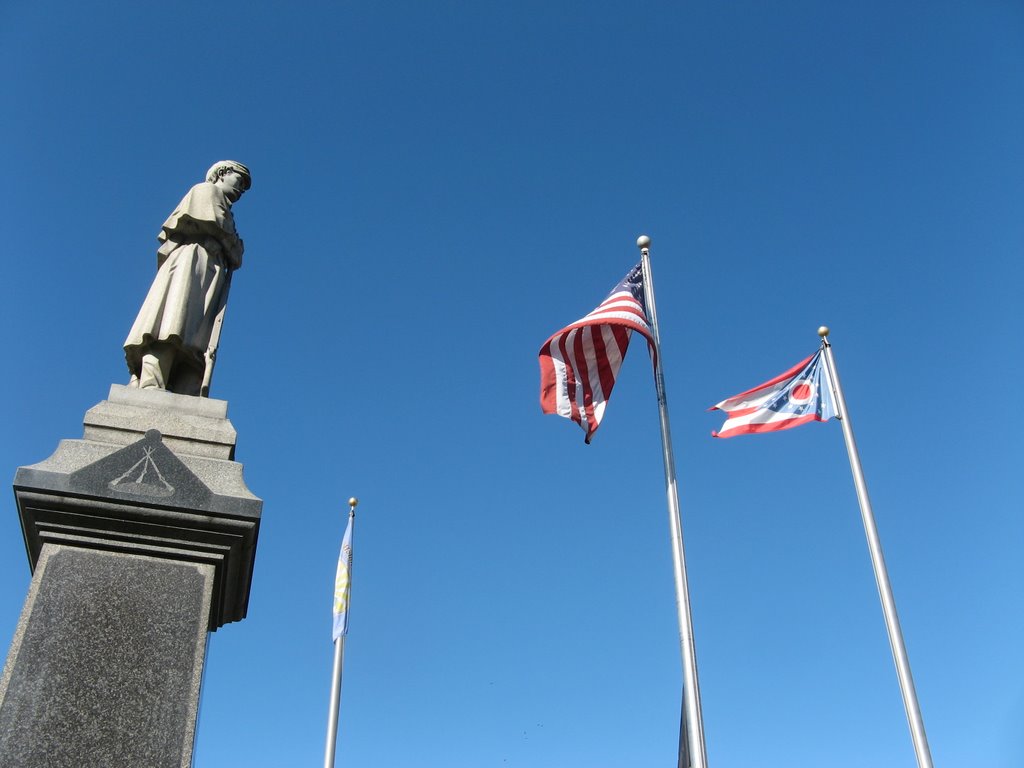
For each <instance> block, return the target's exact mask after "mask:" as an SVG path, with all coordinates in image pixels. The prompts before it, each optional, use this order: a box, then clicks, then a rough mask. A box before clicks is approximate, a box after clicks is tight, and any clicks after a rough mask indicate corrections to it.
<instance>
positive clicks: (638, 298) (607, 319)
mask: <svg viewBox="0 0 1024 768" xmlns="http://www.w3.org/2000/svg"><path fill="white" fill-rule="evenodd" d="M633 331H637V332H639V333H640V334H641V335H642V336H643V337H644V338H645V339H647V348H648V351H649V352H650V354H651V361H652V362H653V363H654V366H655V368H657V365H658V360H657V352H656V350H655V346H654V337H653V334H652V331H651V326H650V323H649V322H648V319H647V308H646V305H645V303H644V284H643V271H642V270H641V268H640V265H639V264H637V265H636V266H635V267H633V269H631V270H630V271H629V274H627V275H626V276H625V277H624V278H623V279H622V281H621V282H620V283H619V284H618V285H616V286H615V288H613V289H612V292H611V293H609V294H608V298H606V299H605V300H604V301H602V302H601V304H600V305H599V306H598V307H597V309H595V310H594V311H593V312H591V313H590V314H588V315H586V316H584V317H582V318H580V319H579V320H577V321H576V322H575V323H571V324H570V325H567V326H566V327H565V328H563V329H562V330H560V331H557V332H556V333H555V334H554V335H553V336H551V338H550V339H548V340H547V341H545V342H544V346H543V347H541V348H540V407H541V410H542V411H544V413H557V414H558V415H559V416H564V417H565V418H567V419H572V420H573V421H575V422H576V423H577V424H579V425H580V426H581V427H582V428H583V431H584V432H586V433H587V437H586V442H588V443H589V442H590V439H591V438H592V437H593V436H594V432H596V431H597V428H598V426H599V425H600V423H601V417H602V416H604V409H605V406H606V405H607V403H608V398H609V397H611V394H612V387H613V386H614V385H615V379H616V377H617V376H618V375H619V368H620V367H621V366H622V360H623V358H625V356H626V348H627V347H628V346H629V337H630V336H631V335H632V333H633Z"/></svg>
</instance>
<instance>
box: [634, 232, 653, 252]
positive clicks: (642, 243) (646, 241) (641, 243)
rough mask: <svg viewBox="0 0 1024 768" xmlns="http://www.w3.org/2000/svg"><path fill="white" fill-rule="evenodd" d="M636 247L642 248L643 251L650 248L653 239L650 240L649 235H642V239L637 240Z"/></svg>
mask: <svg viewBox="0 0 1024 768" xmlns="http://www.w3.org/2000/svg"><path fill="white" fill-rule="evenodd" d="M636 247H637V248H640V249H641V250H643V249H644V248H650V247H651V238H649V237H648V236H647V235H640V237H638V238H637V239H636Z"/></svg>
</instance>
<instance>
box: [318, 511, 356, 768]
mask: <svg viewBox="0 0 1024 768" xmlns="http://www.w3.org/2000/svg"><path fill="white" fill-rule="evenodd" d="M358 504H359V499H357V498H356V497H355V496H353V497H352V498H351V499H349V500H348V507H349V509H348V519H349V522H350V523H352V524H353V526H354V524H355V517H356V506H357V505H358ZM344 663H345V635H341V636H340V637H339V638H338V639H337V640H335V641H334V673H333V676H332V677H331V706H330V709H329V710H328V712H327V747H326V748H325V749H324V768H334V755H335V753H336V752H337V747H338V713H339V711H340V710H341V670H342V667H343V666H344Z"/></svg>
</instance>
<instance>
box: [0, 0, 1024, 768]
mask: <svg viewBox="0 0 1024 768" xmlns="http://www.w3.org/2000/svg"><path fill="white" fill-rule="evenodd" d="M0 72H2V73H3V74H2V75H0V102H2V103H3V105H4V108H3V111H2V116H0V210H2V211H3V212H4V227H3V256H2V272H0V286H2V287H3V292H4V301H3V302H2V303H0V323H2V327H3V328H4V329H5V331H6V333H5V342H6V348H5V359H6V364H5V367H4V371H5V375H4V376H3V377H2V380H0V402H2V403H3V404H4V405H3V408H2V409H0V413H2V425H3V426H2V437H3V439H2V441H0V467H6V470H5V471H6V472H7V473H8V476H9V477H13V475H14V472H15V469H16V467H18V466H20V465H25V464H31V463H35V462H37V461H40V460H42V459H44V458H45V457H47V456H49V455H50V454H51V453H52V452H53V451H54V449H55V448H56V446H57V443H58V441H59V440H60V439H62V438H77V437H80V436H81V421H82V416H83V414H84V412H85V411H86V410H87V409H88V408H90V407H91V406H93V405H94V404H96V403H97V402H99V401H101V400H103V399H104V398H105V397H106V395H107V390H108V387H109V384H110V383H112V382H118V383H123V382H125V381H126V378H127V374H126V370H125V367H124V362H123V355H122V351H121V342H122V340H123V339H124V337H125V335H126V333H127V331H128V329H129V327H130V325H131V322H132V320H133V318H134V316H135V313H136V311H137V309H138V307H139V305H140V303H141V301H142V298H143V297H144V295H145V292H146V290H147V288H148V286H149V283H150V281H151V280H152V277H153V274H154V271H155V249H156V241H155V236H156V234H157V232H158V230H159V225H160V223H161V222H162V221H163V220H164V218H165V217H166V216H167V214H168V213H169V212H170V211H171V209H172V208H173V207H174V205H175V204H176V203H177V202H178V200H179V199H180V198H181V196H182V195H183V194H184V192H185V191H186V190H187V189H188V188H189V187H190V186H191V185H192V184H194V183H195V182H197V181H198V180H200V178H201V177H202V174H203V173H204V172H205V170H206V168H207V167H208V166H209V165H210V164H211V163H212V162H213V161H215V160H219V159H223V158H231V159H237V160H240V161H242V162H244V163H246V164H248V165H249V167H250V168H251V169H252V172H253V188H252V190H251V191H250V192H249V193H248V194H247V195H246V196H245V197H244V198H243V199H242V201H241V202H240V203H239V204H238V205H237V206H236V209H235V213H236V221H237V223H238V228H239V231H240V233H241V235H242V236H243V237H244V239H245V242H246V262H245V265H244V267H243V269H242V270H241V271H240V272H239V273H238V275H237V277H236V279H235V282H234V285H233V286H232V296H231V303H230V306H229V309H228V315H227V322H226V325H225V330H224V337H223V346H222V354H221V358H220V362H219V365H218V368H217V375H216V378H215V379H214V384H213V395H214V396H215V397H219V398H224V399H226V400H228V401H229V403H230V406H229V415H230V417H231V419H232V421H233V423H234V425H235V427H236V429H237V430H238V435H239V438H238V450H237V458H238V460H239V461H241V462H243V463H244V464H245V476H246V480H247V482H248V484H249V486H250V487H251V488H252V490H253V491H254V492H255V493H256V494H257V495H258V496H260V497H261V498H263V499H264V517H263V527H262V529H261V533H260V542H259V550H258V554H257V559H256V571H255V578H254V584H253V591H252V596H251V601H250V606H249V617H248V618H247V619H246V620H245V621H243V622H241V623H238V624H232V625H228V626H226V627H224V628H223V629H221V630H220V631H218V632H216V633H215V634H214V635H212V636H211V641H210V648H209V655H208V659H207V669H206V680H205V687H204V693H203V701H202V712H201V717H200V725H199V737H198V744H197V751H196V759H195V765H196V767H197V768H213V767H214V766H240V765H245V766H252V767H254V768H277V767H279V766H305V765H317V764H319V761H321V760H322V753H323V741H324V732H325V722H326V716H327V703H328V689H329V675H330V666H331V646H330V637H329V633H330V623H331V621H330V613H329V610H330V597H331V588H332V582H333V572H334V567H335V562H336V558H337V553H338V544H339V542H340V539H341V534H342V530H343V525H344V512H345V508H344V500H345V499H347V498H348V497H349V496H351V495H356V496H359V497H360V498H361V500H362V504H361V506H360V508H359V512H360V514H359V517H358V520H357V530H356V541H355V577H354V587H353V598H352V601H353V609H352V622H351V635H350V636H349V642H348V647H347V658H346V669H345V683H344V694H343V701H342V720H341V732H340V738H339V760H340V762H339V764H340V765H344V766H388V768H405V767H406V766H408V767H409V768H463V767H464V768H480V767H481V766H499V767H502V768H504V767H505V766H508V767H509V768H512V767H513V766H520V767H521V768H564V767H565V766H581V767H586V768H620V767H621V768H634V767H640V768H646V767H647V766H650V767H651V768H655V767H661V766H674V764H675V762H674V760H675V750H676V738H677V729H678V722H679V701H680V687H681V663H680V658H679V646H678V635H677V626H676V619H675V606H674V594H673V587H672V570H671V553H670V548H669V539H668V524H667V514H666V511H665V504H664V492H663V480H662V467H661V457H660V445H659V441H658V424H657V408H656V403H655V399H654V388H653V382H652V377H651V372H650V365H649V362H648V360H647V356H646V353H645V351H644V350H643V347H642V345H640V344H634V349H633V350H632V352H631V354H630V357H629V358H627V360H626V364H625V365H624V367H623V372H622V375H621V378H620V381H619V384H618V386H617V389H616V391H615V395H614V397H613V398H612V401H611V405H610V406H609V409H608V412H607V415H606V418H605V421H604V423H603V425H602V427H601V430H600V431H599V432H598V434H597V436H596V437H595V439H594V443H593V445H591V446H589V447H588V446H585V445H584V444H583V433H582V432H581V431H580V430H579V429H578V428H577V427H576V426H575V425H573V424H571V423H570V422H567V421H564V420H562V419H558V418H556V417H553V416H542V415H541V413H540V409H539V406H538V371H537V361H536V353H537V350H538V348H539V347H540V345H541V343H542V342H543V341H544V339H545V338H546V337H547V336H548V335H549V334H550V333H551V332H553V331H554V330H556V329H557V328H559V327H561V326H562V325H564V324H565V323H568V322H570V321H572V320H575V319H576V318H578V317H580V316H581V315H583V314H584V313H585V312H587V311H589V310H590V309H591V308H593V306H594V305H595V304H596V303H597V302H598V301H599V300H600V299H601V298H603V296H604V295H605V294H606V293H607V291H608V290H609V289H610V288H611V287H612V286H613V285H614V284H615V283H616V281H618V280H619V279H620V278H621V277H622V276H623V274H625V272H626V271H627V270H628V269H629V268H630V267H631V266H632V265H633V264H634V263H635V262H636V260H637V258H638V252H637V250H636V247H635V240H636V237H637V236H638V235H639V234H641V233H646V234H649V235H650V236H651V237H652V239H653V245H652V258H653V262H654V270H655V276H656V278H657V291H658V308H659V311H660V314H661V318H660V319H661V326H662V328H661V330H662V337H663V344H664V349H663V352H664V360H665V365H666V368H665V375H666V380H667V386H668V394H669V401H670V406H671V411H672V418H673V431H674V436H675V441H676V460H677V465H678V469H679V476H680V485H681V502H682V508H683V526H684V536H685V543H686V552H687V563H688V568H689V576H690V586H691V590H692V599H693V620H694V626H695V631H696V647H697V658H698V663H699V671H700V680H701V687H702V694H703V701H704V719H705V724H706V731H707V744H708V757H709V763H710V765H711V766H712V768H732V767H735V768H746V767H747V766H751V765H758V766H761V767H762V768H773V767H775V766H779V767H782V766H785V767H786V768H793V767H794V766H796V767H797V768H818V767H819V766H830V768H845V767H850V768H852V767H853V766H857V767H858V768H860V767H861V766H873V767H875V766H880V767H882V768H886V767H888V766H893V767H894V768H897V767H902V766H911V765H913V764H914V763H913V760H914V758H913V750H912V746H911V742H910V738H909V735H908V731H907V727H906V723H905V719H904V715H903V710H902V704H901V700H900V695H899V689H898V686H897V680H896V674H895V671H894V668H893V663H892V660H891V657H890V653H889V648H888V643H887V640H886V635H885V629H884V625H883V621H882V614H881V609H880V607H879V604H878V599H877V594H876V590H875V585H874V581H873V578H872V573H871V567H870V562H869V559H868V553H867V548H866V545H865V542H864V535H863V530H862V528H861V523H860V517H859V512H858V509H857V502H856V497H855V495H854V490H853V484H852V482H851V479H850V473H849V467H848V464H847V459H846V455H845V451H844V448H843V441H842V435H841V430H840V427H839V425H838V424H837V423H834V422H833V423H829V424H826V425H819V424H814V425H810V426H806V427H801V428H800V429H796V430H793V431H790V432H786V433H781V434H777V435H762V436H752V437H740V438H736V439H732V440H713V439H712V438H711V437H710V432H711V430H712V429H714V428H717V427H718V426H719V425H720V424H721V417H720V416H719V415H718V414H717V413H713V414H709V413H707V412H706V411H705V409H706V408H707V407H708V406H709V405H710V404H711V403H714V402H716V401H718V400H720V399H722V398H723V397H725V396H727V395H731V394H734V393H736V392H739V391H740V390H743V389H746V388H748V387H751V386H753V385H755V384H757V383H759V382H761V381H763V380H765V379H766V378H768V377H770V376H772V375H774V374H777V373H779V372H781V371H782V370H784V369H785V368H788V367H789V366H791V365H792V364H793V363H795V362H796V361H797V360H799V359H801V358H803V357H806V356H807V355H809V354H811V352H813V351H814V349H815V348H816V346H817V342H818V339H817V336H816V335H815V331H816V329H817V327H818V326H819V325H820V324H823V323H824V324H827V325H829V326H831V328H832V340H833V343H834V346H835V353H836V358H837V362H838V365H839V370H840V372H841V374H842V379H843V384H844V386H845V389H846V395H847V399H848V402H849V405H850V408H851V412H852V416H853V420H854V422H855V425H856V429H857V437H858V441H859V443H860V448H861V454H862V458H863V461H864V466H865V471H866V473H867V480H868V484H869V486H870V490H871V494H872V498H873V501H874V507H875V514H876V517H877V519H878V525H879V529H880V533H881V536H882V541H883V544H884V547H885V552H886V556H887V560H888V565H889V571H890V576H891V579H892V583H893V587H894V590H895V595H896V601H897V604H898V606H899V610H900V616H901V619H902V622H903V630H904V633H905V636H906V641H907V647H908V650H909V653H910V660H911V663H912V666H913V671H914V675H915V679H916V683H917V690H918V695H919V697H920V701H921V706H922V709H923V713H924V718H925V723H926V726H927V729H928V735H929V738H930V741H931V747H932V753H933V756H934V758H935V763H936V765H937V766H939V765H941V766H953V765H965V766H971V768H986V767H989V766H992V767H999V768H1012V767H1015V766H1020V765H1022V764H1024V735H1022V731H1021V723H1022V722H1024V653H1022V648H1024V611H1022V608H1024V600H1022V591H1024V590H1022V587H1024V559H1022V556H1021V551H1022V548H1024V520H1022V514H1021V513H1022V506H1024V504H1022V502H1024V480H1022V473H1021V463H1022V462H1021V459H1022V451H1021V448H1020V434H1021V430H1022V428H1024V424H1022V417H1021V413H1020V408H1019V400H1020V386H1021V384H1020V383H1021V381H1022V380H1024V370H1022V367H1024V365H1022V356H1021V346H1020V343H1019V341H1018V339H1019V328H1020V325H1021V320H1022V312H1021V301H1020V295H1021V291H1022V285H1024V269H1022V266H1021V257H1022V254H1024V216H1022V215H1021V214H1022V203H1024V140H1022V137H1024V6H1022V5H1021V4H1020V3H1019V2H1009V1H1007V2H995V1H991V2H989V1H985V0H971V1H969V2H968V1H964V2H943V1H939V2H876V1H874V0H869V1H868V2H861V3H855V4H840V3H816V2H795V1H792V2H791V1H784V2H777V3H760V2H730V3H713V2H700V3H695V2H688V3H674V2H638V3H629V4H626V3H609V2H586V3H584V2H564V3H550V2H536V1H535V0H527V1H526V2H516V3H497V2H488V3H470V2H462V3H457V2H445V1H442V2H432V3H425V2H374V3H326V2H322V3H305V4H301V5H295V6H286V5H284V4H279V3H273V4H271V3H261V2H256V3H252V2H245V3H241V2H223V3H207V2H204V3H199V2H190V1H189V2H182V3H178V4H174V5H168V4H155V3H119V4H99V5H97V4H88V3H87V4H78V3H46V2H38V3H36V2H33V3H29V2H24V1H22V0H13V1H12V0H9V1H8V2H6V3H4V4H3V5H2V6H0ZM28 584H29V572H28V567H27V560H26V557H25V554H24V548H23V544H22V541H21V533H20V530H19V526H18V521H17V514H16V511H15V505H14V502H13V498H12V496H10V495H9V496H8V500H7V502H6V503H5V504H4V505H3V506H2V508H0V639H2V640H3V646H4V648H6V645H7V643H8V642H9V638H10V637H11V636H12V635H13V632H14V627H15V624H16V621H17V618H18V614H19V612H20V610H21V606H22V602H23V600H24V597H25V593H26V590H27V588H28Z"/></svg>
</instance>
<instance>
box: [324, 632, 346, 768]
mask: <svg viewBox="0 0 1024 768" xmlns="http://www.w3.org/2000/svg"><path fill="white" fill-rule="evenodd" d="M344 662H345V636H344V635H342V636H341V637H339V638H338V639H337V640H335V641H334V677H332V678H331V708H330V711H329V712H328V714H327V748H326V749H325V750H324V768H334V754H335V752H336V751H337V747H338V711H339V710H340V709H341V668H342V666H343V665H344Z"/></svg>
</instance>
